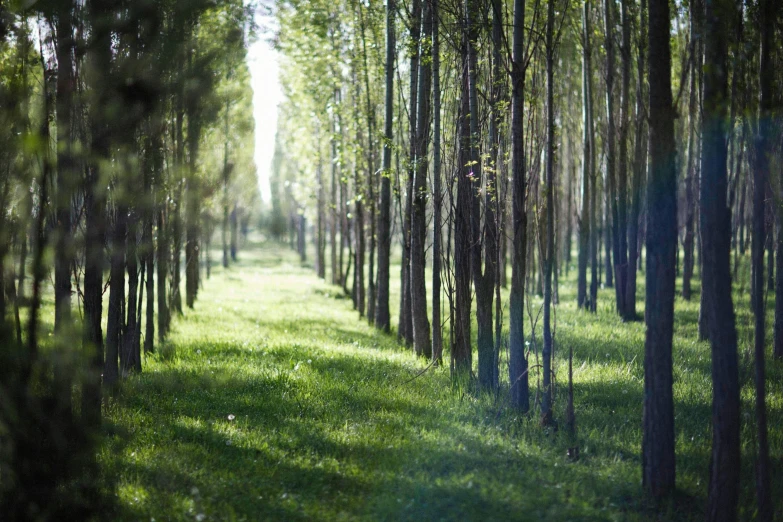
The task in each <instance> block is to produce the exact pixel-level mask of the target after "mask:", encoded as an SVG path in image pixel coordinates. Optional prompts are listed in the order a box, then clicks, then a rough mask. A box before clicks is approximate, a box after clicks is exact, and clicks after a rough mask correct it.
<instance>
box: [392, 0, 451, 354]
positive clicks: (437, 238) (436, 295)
mask: <svg viewBox="0 0 783 522" xmlns="http://www.w3.org/2000/svg"><path fill="white" fill-rule="evenodd" d="M391 1H392V0H389V2H391ZM430 2H431V4H432V5H431V7H430V8H431V9H432V111H433V121H432V179H433V187H432V192H433V207H434V208H433V216H432V228H433V231H432V360H433V361H436V362H437V363H438V364H440V363H441V361H442V358H443V328H442V327H441V314H440V297H441V296H440V294H441V290H440V288H441V285H440V277H441V242H442V241H441V230H442V225H441V209H442V206H443V189H442V188H441V177H440V176H441V173H440V163H441V158H440V141H441V138H440V110H441V108H440V100H441V94H440V20H439V19H438V16H439V14H438V0H430ZM389 129H390V130H391V123H389ZM390 137H391V136H390Z"/></svg>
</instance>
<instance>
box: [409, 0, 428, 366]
mask: <svg viewBox="0 0 783 522" xmlns="http://www.w3.org/2000/svg"><path fill="white" fill-rule="evenodd" d="M422 20H423V24H422V25H423V31H422V35H421V38H420V41H421V46H422V50H425V49H426V48H427V46H429V45H430V38H431V37H432V11H431V9H430V2H429V1H427V0H425V2H424V9H423V13H422ZM419 54H422V52H421V50H420V51H419ZM431 86H432V61H431V60H429V59H423V60H419V92H418V94H417V96H416V97H417V99H418V105H417V111H418V114H417V115H416V123H417V125H416V160H415V167H414V170H413V172H414V180H413V206H412V209H411V210H412V212H413V213H412V215H411V253H410V256H411V257H410V278H411V280H410V285H411V314H412V316H411V318H412V321H411V322H412V325H413V350H414V352H415V353H416V354H417V355H423V356H425V357H427V358H431V357H432V342H431V339H430V322H429V318H428V317H427V285H426V281H425V274H424V266H425V264H426V262H427V261H426V255H425V247H426V242H427V199H428V194H427V172H428V170H429V169H428V166H429V162H428V146H427V145H428V139H429V130H430V125H429V124H430V90H431Z"/></svg>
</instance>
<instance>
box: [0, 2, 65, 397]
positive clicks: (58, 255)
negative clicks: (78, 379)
mask: <svg viewBox="0 0 783 522" xmlns="http://www.w3.org/2000/svg"><path fill="white" fill-rule="evenodd" d="M73 10H74V5H73V2H72V1H65V2H62V5H60V6H58V11H57V19H56V27H57V93H56V97H57V101H56V106H57V180H56V184H57V192H56V194H55V221H56V223H55V248H54V250H55V260H54V333H55V345H56V348H57V350H58V351H59V352H61V354H62V355H66V356H67V355H68V354H67V352H68V351H69V350H70V346H71V341H72V339H69V336H70V335H71V333H72V332H71V328H72V326H73V324H72V318H71V306H72V305H71V266H72V264H73V256H74V251H73V248H74V247H73V230H72V228H73V224H72V220H71V198H72V195H73V189H74V184H75V182H76V180H77V179H78V176H79V173H78V171H77V170H76V168H75V167H76V165H75V161H74V157H73V137H72V129H71V126H72V110H73V89H74V69H73V68H74V58H75V57H74V55H73V53H74V47H75V41H74V37H73V16H74V12H73ZM3 290H4V288H3V286H2V285H0V293H2V292H3ZM4 317H5V314H4V313H3V315H0V321H1V320H2V319H3V318H4ZM67 359H68V357H65V360H67ZM68 373H69V365H68V364H57V365H55V366H54V374H55V381H56V385H57V387H58V389H59V395H60V397H61V399H62V402H61V406H62V408H63V410H66V411H69V410H70V408H71V377H70V376H69V375H68Z"/></svg>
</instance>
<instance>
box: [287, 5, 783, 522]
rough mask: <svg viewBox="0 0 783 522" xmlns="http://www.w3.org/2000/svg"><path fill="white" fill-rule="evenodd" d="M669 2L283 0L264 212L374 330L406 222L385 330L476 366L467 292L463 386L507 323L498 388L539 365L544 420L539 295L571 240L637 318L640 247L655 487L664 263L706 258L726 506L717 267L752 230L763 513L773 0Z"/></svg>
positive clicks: (582, 269)
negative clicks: (531, 343) (277, 106)
mask: <svg viewBox="0 0 783 522" xmlns="http://www.w3.org/2000/svg"><path fill="white" fill-rule="evenodd" d="M671 5H673V6H675V7H676V9H675V10H674V11H673V12H672V11H671V10H670V7H671ZM671 5H670V2H668V1H667V0H638V1H632V0H583V1H576V0H540V1H528V2H525V1H523V0H514V1H511V0H464V1H462V0H459V1H457V0H411V1H410V2H396V1H394V0H387V2H386V4H385V9H384V6H382V5H381V4H378V3H372V2H371V3H369V4H367V3H365V2H361V1H357V0H338V1H336V2H335V1H332V2H325V1H321V0H310V1H303V0H286V1H281V2H279V3H278V11H277V17H278V22H279V35H278V41H277V46H278V49H279V50H280V52H281V56H282V58H281V59H282V83H283V87H284V91H285V95H286V96H285V102H284V104H283V106H282V108H281V112H282V114H281V118H280V124H279V128H278V137H277V147H276V154H275V157H276V160H275V163H274V168H273V173H272V176H273V178H272V187H273V194H272V198H273V201H274V202H275V203H274V209H273V212H274V213H275V215H276V216H277V218H276V219H277V221H278V223H279V224H280V227H279V228H278V234H280V235H283V234H284V232H285V230H286V228H287V230H288V233H289V240H290V243H291V246H292V248H296V249H298V251H299V252H300V255H301V256H302V259H303V260H304V259H305V256H306V250H307V242H306V234H307V233H308V231H309V230H308V229H309V227H308V222H312V223H313V225H312V231H313V235H312V237H313V241H314V243H315V246H316V248H315V252H316V260H315V267H316V270H317V273H318V275H319V276H320V277H326V275H327V268H329V272H330V280H331V282H332V283H334V284H338V285H342V286H343V287H344V288H345V290H346V292H348V293H350V294H351V296H352V298H353V301H354V306H355V307H356V309H357V310H358V311H359V314H360V315H362V316H364V317H366V318H367V320H369V321H370V322H371V323H373V324H375V326H376V327H377V328H379V329H380V330H383V331H389V330H390V327H391V320H390V314H391V311H390V309H389V284H390V279H391V278H392V274H391V273H390V266H391V265H390V259H391V254H392V252H396V251H397V249H396V248H395V247H396V245H397V244H399V252H400V256H401V263H400V270H401V272H400V288H401V298H400V309H399V320H398V328H397V334H398V336H399V337H400V338H401V339H402V340H404V341H405V342H406V343H407V344H409V345H411V346H412V347H413V349H414V351H415V352H416V353H417V354H419V355H422V356H424V357H428V358H431V359H432V361H433V363H435V364H437V363H439V362H440V361H441V359H442V356H443V353H444V344H445V346H446V347H447V348H448V353H449V354H450V367H451V371H452V375H453V377H454V378H455V379H456V380H458V381H460V380H465V379H470V378H471V377H472V372H473V368H474V366H473V361H472V357H473V355H472V354H473V346H474V339H473V336H472V334H471V329H472V324H473V321H472V316H471V310H472V306H473V298H474V296H475V313H476V316H475V317H476V323H475V324H476V327H477V334H476V342H475V346H476V347H477V353H478V365H477V374H476V376H475V382H476V384H477V386H478V388H479V389H481V390H487V391H495V390H498V388H499V387H500V385H501V378H500V372H499V355H500V352H501V347H502V346H507V347H508V351H509V365H508V367H509V375H508V381H507V384H508V387H509V393H510V397H511V404H512V405H513V406H514V407H515V408H518V409H520V410H521V411H524V412H526V411H528V410H529V409H530V408H531V405H530V393H529V384H528V381H529V377H528V375H529V372H531V371H533V372H534V373H538V374H539V375H540V378H541V381H542V385H543V390H542V395H541V396H542V400H541V403H540V414H541V419H542V422H543V423H544V424H552V423H553V422H554V418H553V412H552V386H551V380H552V375H553V369H552V351H553V346H554V338H553V331H552V330H553V326H552V322H553V321H552V308H553V306H554V305H555V304H556V303H557V301H558V299H559V296H558V276H559V275H564V274H567V273H568V271H569V268H570V266H571V262H572V260H571V255H572V251H573V250H574V248H573V244H572V241H573V239H576V250H577V252H578V255H577V260H576V270H577V274H576V281H577V304H578V306H579V307H580V308H584V309H585V310H586V311H587V312H592V313H596V312H597V311H598V288H599V286H601V285H605V286H607V287H613V288H614V294H615V299H614V306H615V312H616V313H617V314H618V315H619V316H620V317H621V318H622V319H623V320H626V321H634V320H637V319H638V316H637V302H636V300H637V294H638V292H637V276H638V271H639V270H640V268H641V266H642V263H643V262H644V263H645V265H646V266H645V270H646V287H645V288H646V294H645V305H644V310H645V320H646V323H647V336H646V341H645V403H644V432H643V433H644V435H643V444H642V446H643V482H644V484H645V487H646V489H647V490H648V491H649V492H650V493H652V494H653V495H654V496H656V497H663V496H667V495H669V494H670V493H671V492H672V491H673V489H674V485H675V451H674V450H675V447H674V433H675V432H674V414H673V408H674V407H673V394H672V364H673V363H672V337H673V320H674V300H675V291H676V287H675V280H676V277H677V275H679V274H681V275H682V286H681V293H682V297H683V298H684V299H686V300H688V299H691V298H692V287H693V278H694V272H695V268H696V267H698V268H699V269H700V270H699V271H700V276H701V282H702V291H701V295H700V299H701V313H700V317H699V330H700V335H701V337H702V338H703V339H705V340H708V341H709V342H710V344H711V347H712V361H713V382H714V391H713V429H714V437H713V458H712V466H711V470H712V471H711V481H710V493H709V509H708V512H709V518H710V519H711V520H723V519H725V520H732V519H735V518H736V510H737V501H738V496H737V491H738V489H737V484H738V480H739V474H738V473H739V465H738V464H739V448H740V445H739V443H740V441H739V411H740V410H739V404H740V403H739V380H738V361H737V334H736V326H735V319H734V310H733V304H732V294H731V290H732V278H733V277H736V276H737V274H738V271H740V270H742V268H741V267H743V266H747V265H745V264H743V259H744V253H745V250H746V248H747V245H748V244H750V245H751V249H752V255H751V269H752V274H753V276H752V281H753V284H752V294H753V307H754V311H755V317H756V325H755V339H756V344H755V346H756V351H755V364H756V373H755V377H756V397H757V418H758V421H759V422H758V430H759V431H758V445H759V451H758V455H759V470H760V471H759V475H758V476H759V480H758V491H759V513H760V515H761V516H762V518H763V519H769V518H770V517H771V501H770V493H769V470H768V456H767V448H766V444H767V442H766V425H765V421H764V419H765V404H764V384H765V376H764V360H765V347H766V346H767V345H766V343H765V339H764V317H765V315H764V307H765V299H764V295H765V288H766V286H765V285H769V286H776V285H783V278H780V277H778V278H776V279H775V278H774V270H773V265H774V263H773V259H774V256H775V255H777V269H778V272H779V271H780V270H781V269H783V259H781V258H782V257H783V256H782V254H783V251H781V250H779V249H780V248H781V247H782V246H783V236H781V234H780V233H778V234H777V236H775V234H774V231H775V230H776V229H777V230H778V231H779V230H780V228H781V226H783V225H781V221H780V219H783V218H781V215H782V214H781V210H780V205H779V199H778V197H779V196H780V195H781V190H783V186H781V185H780V183H779V181H780V180H778V179H777V178H775V177H774V176H772V174H771V173H772V172H774V169H773V168H771V167H772V166H776V165H777V164H778V162H779V158H780V154H779V152H780V139H779V137H780V134H779V132H778V128H777V126H776V120H775V119H774V118H773V117H772V116H773V112H772V109H773V108H774V107H776V106H777V104H778V103H779V102H780V97H779V93H780V92H783V91H782V90H781V89H780V88H779V83H780V81H781V77H780V75H776V74H775V71H776V70H779V68H776V67H775V64H777V63H778V62H779V61H780V59H781V57H780V56H778V55H777V54H776V53H775V52H774V50H775V47H774V44H773V42H775V41H776V37H777V36H778V34H779V28H778V27H777V26H776V22H777V21H778V19H779V18H778V15H779V13H778V11H779V9H778V7H777V3H776V2H775V1H774V0H758V1H757V2H744V1H741V0H739V1H732V0H694V1H691V2H689V3H688V4H687V5H686V4H685V3H680V2H675V3H673V4H671ZM384 36H385V37H384ZM384 44H385V45H384ZM384 47H385V51H386V52H385V53H384V52H383V50H384ZM618 80H619V81H618ZM380 122H383V125H382V126H381V125H380ZM580 152H581V153H580ZM751 195H752V203H750V202H749V201H748V200H749V199H750V197H751ZM697 216H698V219H697ZM746 230H749V231H750V232H749V233H748V232H746ZM327 243H328V244H329V249H328V250H329V252H330V254H331V258H330V259H327ZM643 245H644V248H643ZM346 250H347V254H346ZM732 250H734V252H735V255H734V260H733V261H732V259H731V252H732ZM428 251H429V253H430V254H429V255H428V254H427V252H428ZM765 251H767V252H768V253H769V267H768V268H769V270H768V271H767V272H765V267H764V253H765ZM643 254H644V255H643ZM697 254H698V255H697ZM428 257H429V258H430V259H431V260H432V272H431V284H430V285H428V284H427V273H426V271H425V265H426V259H427V258H428ZM732 264H733V266H732ZM508 265H511V266H510V270H511V282H510V294H509V297H508V310H509V321H510V323H509V325H507V326H506V325H503V323H502V321H503V313H502V312H503V308H504V303H503V302H502V300H501V296H502V294H501V288H504V287H506V286H507V285H508V281H507V273H508V270H509V268H508ZM588 281H589V283H588ZM428 286H429V287H430V288H431V293H430V294H429V296H431V297H429V298H430V299H431V303H432V304H431V307H430V306H429V303H428ZM778 288H783V286H781V287H778ZM778 288H776V289H778ZM526 293H527V294H531V293H540V294H541V295H543V298H544V301H543V310H542V315H543V320H542V323H543V324H542V326H543V350H542V356H543V358H542V365H541V367H540V368H533V367H531V364H530V363H529V361H528V358H527V350H526V340H528V339H529V338H530V337H529V336H528V337H526V336H525V330H524V325H525V320H524V318H525V315H526V314H529V313H530V312H529V311H530V300H529V299H528V300H527V303H526V299H525V296H526ZM430 309H431V310H432V317H431V318H430V316H429V310H430ZM430 320H431V322H430ZM531 322H532V321H531ZM528 324H529V323H528ZM781 331H783V300H781V301H780V302H779V303H778V304H776V314H775V332H776V335H775V339H774V345H775V349H774V353H775V354H776V355H777V356H782V355H783V348H781V347H783V335H781V334H779V332H781ZM444 336H445V339H444ZM569 377H570V375H569ZM572 401H573V398H572V397H570V399H569V407H568V411H567V417H568V418H567V419H566V424H567V426H568V428H569V431H573V429H574V422H575V421H574V418H573V402H572ZM537 406H538V405H537Z"/></svg>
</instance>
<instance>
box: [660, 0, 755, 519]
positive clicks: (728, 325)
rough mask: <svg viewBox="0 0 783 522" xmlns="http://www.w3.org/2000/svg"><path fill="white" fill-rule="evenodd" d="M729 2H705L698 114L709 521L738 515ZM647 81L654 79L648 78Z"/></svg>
mask: <svg viewBox="0 0 783 522" xmlns="http://www.w3.org/2000/svg"><path fill="white" fill-rule="evenodd" d="M732 11H733V8H732V2H731V1H730V0H716V1H708V2H707V3H706V18H705V22H706V23H705V27H704V29H705V30H704V49H705V58H704V63H705V68H704V71H705V73H704V90H703V105H704V109H703V113H702V114H703V116H702V159H701V161H702V177H703V179H702V182H701V184H700V196H701V197H700V200H701V206H700V220H701V238H702V257H703V263H702V270H703V274H702V295H703V300H702V303H703V305H704V310H703V311H704V312H705V314H706V316H707V317H706V326H707V328H708V332H707V338H708V339H709V340H710V344H711V347H712V382H713V390H712V461H711V466H710V482H709V491H708V501H707V520H709V521H721V520H725V521H733V520H736V518H737V501H738V492H739V470H740V399H739V376H738V367H737V331H736V329H735V322H734V308H733V303H732V296H731V273H730V266H729V255H730V248H731V221H730V219H731V216H730V213H729V209H728V207H727V205H726V195H727V188H728V182H727V164H726V161H727V144H726V116H727V108H728V107H727V102H728V97H727V94H728V93H727V90H728V89H727V87H728V75H727V73H726V68H727V61H728V60H727V58H728V56H727V55H728V50H727V40H728V31H726V25H724V24H728V23H729V21H730V20H731V18H732ZM650 77H651V78H652V75H651V76H650Z"/></svg>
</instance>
